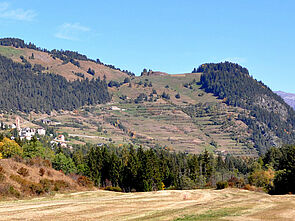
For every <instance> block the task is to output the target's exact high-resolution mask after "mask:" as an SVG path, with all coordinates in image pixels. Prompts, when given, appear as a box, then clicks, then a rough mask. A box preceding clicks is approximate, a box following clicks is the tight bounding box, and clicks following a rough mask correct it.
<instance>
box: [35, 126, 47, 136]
mask: <svg viewBox="0 0 295 221" xmlns="http://www.w3.org/2000/svg"><path fill="white" fill-rule="evenodd" d="M37 134H39V135H40V136H45V134H46V130H45V129H44V128H38V129H37Z"/></svg>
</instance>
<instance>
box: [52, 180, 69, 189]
mask: <svg viewBox="0 0 295 221" xmlns="http://www.w3.org/2000/svg"><path fill="white" fill-rule="evenodd" d="M69 187H70V185H69V183H68V182H66V181H64V180H56V181H54V191H59V190H65V189H67V188H69Z"/></svg>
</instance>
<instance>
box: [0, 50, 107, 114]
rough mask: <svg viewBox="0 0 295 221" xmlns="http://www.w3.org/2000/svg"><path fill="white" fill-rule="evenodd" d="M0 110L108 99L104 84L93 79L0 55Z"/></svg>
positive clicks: (40, 108)
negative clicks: (71, 78)
mask: <svg viewBox="0 0 295 221" xmlns="http://www.w3.org/2000/svg"><path fill="white" fill-rule="evenodd" d="M0 81H1V84H0V109H1V111H4V110H6V111H10V110H13V111H16V110H19V111H22V112H30V111H35V112H47V113H50V111H52V110H59V109H64V110H73V109H75V108H78V107H80V106H83V105H95V104H99V103H105V102H108V101H110V99H111V97H110V94H109V92H108V89H107V84H106V82H105V81H104V80H103V81H101V80H100V79H99V78H97V79H96V80H94V79H92V80H90V81H89V80H88V79H86V80H83V81H80V80H76V81H72V82H69V81H67V80H66V79H65V78H64V77H62V76H59V75H55V74H42V73H40V72H38V71H34V70H33V69H31V66H30V65H23V64H20V63H16V62H13V61H12V60H11V59H8V58H6V57H4V56H1V55H0Z"/></svg>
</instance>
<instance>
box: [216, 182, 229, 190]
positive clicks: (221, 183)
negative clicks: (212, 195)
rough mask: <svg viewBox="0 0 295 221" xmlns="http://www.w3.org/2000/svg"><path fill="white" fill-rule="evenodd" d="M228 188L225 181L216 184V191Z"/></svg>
mask: <svg viewBox="0 0 295 221" xmlns="http://www.w3.org/2000/svg"><path fill="white" fill-rule="evenodd" d="M227 187H228V182H227V181H219V182H217V183H216V189H218V190H222V189H225V188H227Z"/></svg>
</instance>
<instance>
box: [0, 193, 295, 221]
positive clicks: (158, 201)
mask: <svg viewBox="0 0 295 221" xmlns="http://www.w3.org/2000/svg"><path fill="white" fill-rule="evenodd" d="M294 208H295V198H294V195H284V196H270V195H267V194H264V193H259V192H250V191H246V190H238V189H231V188H229V189H224V190H212V189H204V190H182V191H177V190H170V191H168V190H165V191H158V192H146V193H115V192H107V191H89V192H80V193H71V194H59V195H56V196H55V197H44V198H35V199H32V200H21V201H12V202H7V201H0V220H23V219H26V218H28V217H30V219H31V220H174V221H182V220H183V221H185V220H186V221H193V220H196V221H197V220H204V221H205V220H206V221H208V220H212V221H214V220H238V221H240V220H245V221H248V220H265V221H267V220H278V221H281V220H290V221H291V220H294V215H295V210H294Z"/></svg>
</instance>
